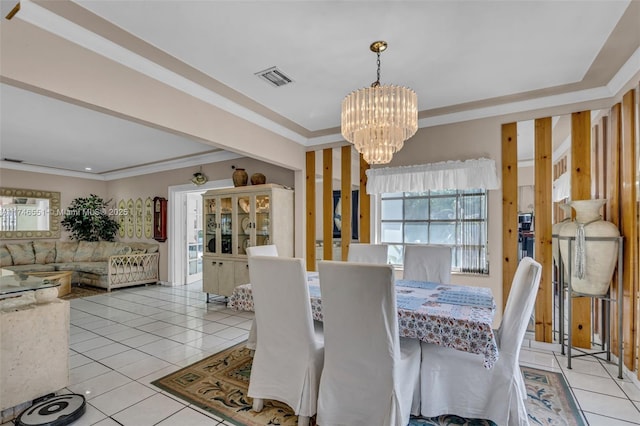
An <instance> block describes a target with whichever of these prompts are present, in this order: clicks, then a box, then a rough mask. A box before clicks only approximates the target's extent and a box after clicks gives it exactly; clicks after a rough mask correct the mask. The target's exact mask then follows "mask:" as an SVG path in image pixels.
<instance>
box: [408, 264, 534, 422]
mask: <svg viewBox="0 0 640 426" xmlns="http://www.w3.org/2000/svg"><path fill="white" fill-rule="evenodd" d="M541 270H542V267H541V266H540V264H539V263H537V262H536V261H534V260H533V259H531V258H530V257H525V258H524V259H522V260H521V261H520V264H519V265H518V268H517V270H516V274H515V276H514V278H513V282H512V285H511V291H510V292H509V297H508V299H507V306H506V308H505V311H504V315H503V318H502V323H501V325H500V328H499V329H498V330H497V340H498V345H499V354H500V358H499V359H498V361H497V362H496V364H495V365H494V366H493V368H491V369H487V368H485V367H484V365H483V358H482V356H480V355H477V354H470V353H468V352H462V351H458V350H455V349H451V348H446V347H443V346H437V345H433V344H429V343H424V342H423V343H422V367H421V379H420V382H421V398H422V403H421V413H422V415H423V416H425V417H435V416H438V415H441V414H456V415H458V416H462V417H467V418H480V419H487V420H491V421H493V422H494V423H496V424H498V425H504V426H507V425H509V426H512V425H528V424H529V421H528V419H527V412H526V409H525V405H524V400H525V399H526V397H527V395H526V390H525V388H524V382H523V379H522V372H521V371H520V367H519V365H518V363H519V362H518V361H519V357H520V346H521V345H522V341H523V339H524V334H525V332H526V329H527V323H528V321H529V318H530V317H531V312H532V311H533V305H534V303H535V299H536V295H537V293H538V286H539V284H540V274H541Z"/></svg>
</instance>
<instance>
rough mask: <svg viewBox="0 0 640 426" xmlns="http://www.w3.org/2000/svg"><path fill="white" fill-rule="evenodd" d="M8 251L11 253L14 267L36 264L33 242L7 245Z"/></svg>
mask: <svg viewBox="0 0 640 426" xmlns="http://www.w3.org/2000/svg"><path fill="white" fill-rule="evenodd" d="M7 250H9V253H11V258H12V259H13V264H14V265H31V264H33V263H35V262H36V255H35V253H34V252H33V244H32V243H31V242H28V243H23V244H7Z"/></svg>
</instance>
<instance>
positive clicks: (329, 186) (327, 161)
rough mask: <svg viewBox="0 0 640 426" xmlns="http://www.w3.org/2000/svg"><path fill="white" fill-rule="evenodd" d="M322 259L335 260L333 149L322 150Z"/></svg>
mask: <svg viewBox="0 0 640 426" xmlns="http://www.w3.org/2000/svg"><path fill="white" fill-rule="evenodd" d="M322 240H323V242H322V258H323V259H324V260H331V259H333V149H331V148H326V149H323V150H322Z"/></svg>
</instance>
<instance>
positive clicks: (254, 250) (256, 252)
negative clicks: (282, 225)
mask: <svg viewBox="0 0 640 426" xmlns="http://www.w3.org/2000/svg"><path fill="white" fill-rule="evenodd" d="M277 255H278V247H276V246H275V244H268V245H266V246H251V247H247V257H251V256H277Z"/></svg>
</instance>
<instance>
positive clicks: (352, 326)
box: [317, 261, 420, 426]
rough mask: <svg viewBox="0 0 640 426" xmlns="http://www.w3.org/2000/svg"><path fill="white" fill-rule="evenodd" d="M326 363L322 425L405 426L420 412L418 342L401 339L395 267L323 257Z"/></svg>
mask: <svg viewBox="0 0 640 426" xmlns="http://www.w3.org/2000/svg"><path fill="white" fill-rule="evenodd" d="M318 268H319V273H320V290H321V292H322V314H323V322H324V336H325V363H324V369H323V370H322V378H321V379H320V393H319V398H318V416H317V423H318V425H321V426H336V425H345V426H346V425H348V426H359V425H362V426H365V425H366V426H376V425H379V426H405V425H407V424H408V422H409V417H410V414H411V413H413V414H416V415H417V414H418V413H419V411H420V394H419V392H420V385H419V376H420V343H419V341H418V340H412V339H400V338H399V336H398V312H397V307H396V293H395V285H394V280H393V267H392V266H391V265H374V264H364V263H349V262H331V261H321V262H319V264H318Z"/></svg>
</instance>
